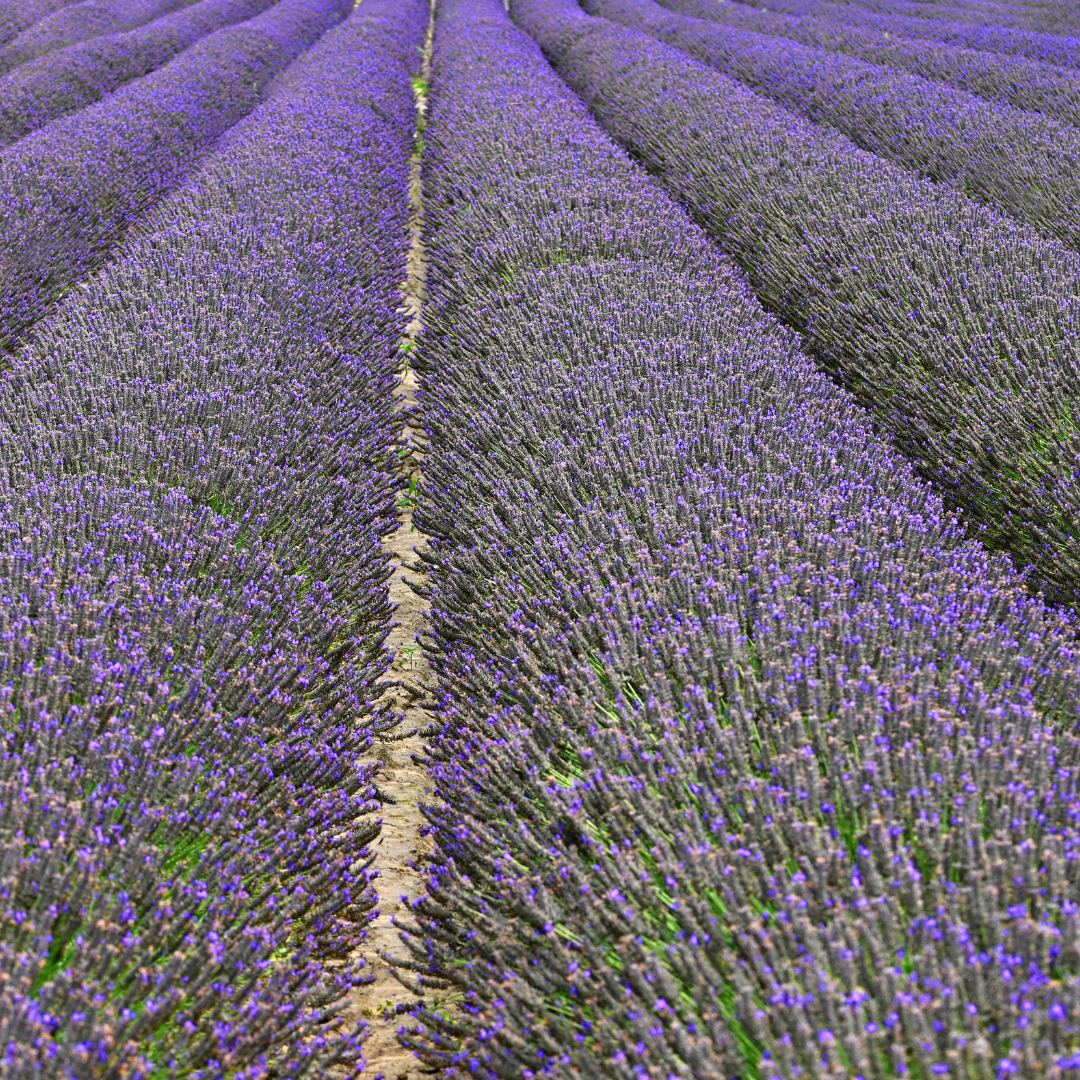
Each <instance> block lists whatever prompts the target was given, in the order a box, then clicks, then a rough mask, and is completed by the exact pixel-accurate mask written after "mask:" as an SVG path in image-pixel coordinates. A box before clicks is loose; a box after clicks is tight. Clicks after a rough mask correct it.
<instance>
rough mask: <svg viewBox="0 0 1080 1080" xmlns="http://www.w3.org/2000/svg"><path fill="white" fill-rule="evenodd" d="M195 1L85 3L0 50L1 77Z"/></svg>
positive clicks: (56, 14) (50, 18) (106, 0)
mask: <svg viewBox="0 0 1080 1080" xmlns="http://www.w3.org/2000/svg"><path fill="white" fill-rule="evenodd" d="M190 3H192V0H82V2H81V3H78V4H72V5H70V6H69V7H65V8H61V10H60V11H57V12H54V13H53V14H52V15H50V16H48V18H45V19H42V20H41V21H40V22H38V23H35V24H34V25H33V26H31V27H29V28H27V29H26V30H24V31H23V32H22V33H21V34H19V35H17V36H16V37H15V38H14V39H13V40H12V41H9V42H8V43H7V44H6V45H5V46H3V47H2V48H0V74H4V73H6V72H8V71H10V70H11V69H12V68H14V67H18V66H19V65H20V64H25V63H27V62H28V61H30V60H34V59H36V58H37V57H39V56H45V55H46V54H48V53H52V52H55V51H56V50H57V49H63V48H66V47H67V46H69V45H76V44H78V42H80V41H85V40H86V39H87V38H94V37H100V36H101V35H102V34H117V33H120V32H122V31H124V30H134V29H135V27H137V26H142V25H143V24H144V23H148V22H150V21H151V20H153V19H158V18H161V17H162V16H163V15H168V14H170V13H171V12H173V11H175V10H176V9H177V8H179V7H184V6H186V5H187V4H190Z"/></svg>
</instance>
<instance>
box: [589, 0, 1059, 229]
mask: <svg viewBox="0 0 1080 1080" xmlns="http://www.w3.org/2000/svg"><path fill="white" fill-rule="evenodd" d="M583 6H584V7H585V8H586V10H588V11H591V12H593V14H597V15H603V16H605V17H607V18H610V19H615V20H616V21H619V22H622V23H625V24H627V25H629V26H636V27H637V28H638V29H640V30H644V31H645V32H646V33H648V34H651V35H652V36H653V37H655V38H657V39H659V40H660V41H665V42H667V43H668V44H669V45H673V46H675V47H676V48H678V49H682V50H683V51H684V52H686V53H688V54H689V55H690V56H693V57H694V58H695V59H696V60H699V61H701V62H702V63H704V64H706V65H707V66H709V67H712V68H714V69H716V70H717V71H720V72H722V73H723V74H725V75H728V76H730V77H732V78H734V79H737V80H739V81H740V82H742V83H745V84H746V85H748V86H750V87H752V88H753V89H754V90H756V91H758V92H759V93H762V94H764V95H766V96H767V97H769V98H771V99H772V100H774V101H776V102H778V103H779V104H781V105H783V106H785V107H786V108H788V109H791V110H792V111H793V112H795V113H796V114H798V115H800V116H803V117H806V118H807V119H809V120H812V121H814V122H815V123H822V124H828V125H829V126H830V127H832V128H834V129H835V130H837V131H841V132H843V133H844V134H845V135H847V136H848V137H849V138H850V139H852V140H853V141H854V142H855V143H856V144H857V145H859V146H861V147H862V148H863V149H865V150H869V151H871V152H872V153H874V154H878V155H880V156H882V157H884V158H887V159H888V160H890V161H895V162H897V163H898V164H899V165H901V166H903V167H904V168H905V169H908V170H910V171H911V172H913V173H915V174H917V175H921V176H929V177H931V178H933V179H935V180H938V181H941V182H945V183H948V184H950V185H951V186H953V187H955V188H957V189H959V190H962V191H964V192H965V193H966V194H968V195H970V196H972V197H974V198H977V199H980V200H982V201H984V202H987V203H990V204H991V205H994V206H999V207H1001V208H1002V209H1004V210H1006V211H1008V212H1009V213H1010V214H1012V215H1013V216H1014V217H1015V218H1017V219H1018V220H1019V221H1023V222H1027V223H1029V224H1031V225H1033V226H1035V227H1036V228H1039V229H1041V230H1042V231H1044V232H1046V233H1047V234H1048V235H1051V236H1055V237H1057V238H1058V239H1060V240H1061V241H1062V242H1063V243H1064V244H1065V245H1066V246H1067V247H1071V248H1078V247H1080V226H1078V224H1077V219H1078V217H1080V214H1078V211H1080V179H1078V173H1080V131H1078V130H1077V129H1076V128H1075V127H1074V126H1073V125H1072V123H1068V122H1062V121H1060V120H1056V119H1054V118H1052V117H1047V116H1044V115H1041V114H1037V113H1030V112H1025V111H1023V110H1020V109H1015V108H1013V107H1011V106H1009V105H1006V104H1000V103H995V102H989V101H986V100H984V99H983V98H981V97H978V96H977V95H976V94H973V93H971V92H969V91H967V90H962V89H957V88H954V87H950V86H943V85H941V84H940V83H938V82H935V81H933V80H931V79H926V78H922V77H920V76H918V75H914V74H910V73H907V72H899V71H894V70H892V69H890V68H888V67H883V66H881V65H879V64H873V63H867V62H866V61H864V60H860V59H856V58H854V57H850V56H845V55H834V54H832V53H829V52H826V51H824V50H822V49H819V48H814V47H811V46H807V45H802V44H799V43H797V42H794V41H791V40H789V39H787V38H786V37H773V36H769V35H767V34H761V33H758V32H756V31H753V30H744V29H739V28H736V27H730V26H723V25H717V24H716V23H714V22H705V21H702V20H701V19H698V18H688V17H686V16H684V15H680V14H676V13H673V12H670V11H666V10H665V9H664V8H662V7H661V6H660V5H659V4H657V3H654V2H653V0H589V2H587V3H586V4H584V5H583ZM727 6H728V7H733V6H735V5H730V4H729V5H727ZM695 8H696V9H703V11H704V12H706V13H709V14H711V13H712V10H713V9H720V10H723V9H722V7H721V5H719V4H716V3H709V2H708V0H697V2H696V4H695ZM1059 81H1060V82H1062V83H1065V84H1066V85H1068V86H1070V87H1071V89H1072V90H1073V92H1074V94H1075V93H1077V92H1078V91H1080V80H1076V79H1071V78H1069V77H1067V76H1065V75H1064V74H1063V75H1062V77H1061V79H1060V80H1059ZM1051 92H1052V91H1051ZM1069 119H1070V120H1075V116H1073V117H1070V118H1069Z"/></svg>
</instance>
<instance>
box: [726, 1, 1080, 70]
mask: <svg viewBox="0 0 1080 1080" xmlns="http://www.w3.org/2000/svg"><path fill="white" fill-rule="evenodd" d="M724 2H726V0H724ZM736 2H740V0H736ZM742 2H745V0H742ZM755 6H756V7H761V8H764V9H766V10H768V11H776V12H781V13H783V14H787V15H809V16H811V17H821V18H829V19H830V20H836V21H839V22H842V23H844V24H845V25H848V26H856V27H862V28H865V29H867V30H879V31H882V32H885V33H899V34H903V35H904V36H906V37H911V38H919V39H923V40H926V41H938V42H941V43H943V44H946V45H959V46H962V47H964V48H968V49H975V50H976V51H978V52H992V53H1004V54H1006V55H1010V56H1025V57H1027V58H1028V59H1029V60H1039V61H1042V62H1043V63H1047V64H1059V65H1061V66H1063V67H1067V68H1077V67H1080V38H1077V37H1075V36H1072V37H1070V36H1067V35H1057V34H1044V33H1038V32H1036V31H1030V30H1016V29H1011V28H1009V27H1003V26H995V25H987V24H985V23H981V22H979V23H974V24H970V23H962V22H949V21H941V20H937V19H919V18H912V17H910V16H905V15H900V14H895V13H893V14H889V15H880V14H875V13H874V12H870V11H862V10H860V9H859V8H858V7H855V6H853V5H850V4H844V3H830V2H828V0H755Z"/></svg>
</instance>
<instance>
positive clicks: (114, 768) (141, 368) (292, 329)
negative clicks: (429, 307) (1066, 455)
mask: <svg viewBox="0 0 1080 1080" xmlns="http://www.w3.org/2000/svg"><path fill="white" fill-rule="evenodd" d="M310 6H311V5H309V7H310ZM425 24H426V10H425V5H424V4H423V3H422V0H405V2H402V0H385V2H384V0H367V2H365V4H364V5H363V7H362V8H361V9H360V10H359V12H358V13H356V14H354V15H353V16H352V17H351V18H349V19H348V20H347V21H346V22H345V23H344V24H343V25H341V26H340V27H338V28H336V29H334V30H331V31H330V32H329V33H327V34H326V35H325V37H323V38H322V40H321V41H320V42H319V43H318V45H317V46H316V47H315V48H313V49H312V50H311V51H310V52H308V53H305V54H304V55H303V56H302V57H301V58H300V59H299V60H297V61H296V62H295V63H293V64H292V65H291V66H290V67H289V68H288V70H287V71H286V72H285V73H284V74H283V75H282V76H281V77H280V78H279V79H278V80H277V81H276V82H275V83H274V84H273V85H272V87H271V94H270V96H269V98H268V100H267V101H266V102H265V103H264V104H263V105H262V106H260V107H259V108H258V109H257V110H256V111H255V112H254V113H253V114H252V115H251V116H250V117H248V118H247V120H246V121H244V122H243V123H242V124H240V125H239V126H237V127H236V128H234V129H233V130H232V131H230V133H229V135H228V137H227V138H226V140H225V141H224V142H223V143H222V144H221V145H220V147H219V151H218V153H216V154H215V156H214V157H213V159H211V161H210V162H209V163H208V164H207V165H206V166H205V168H203V169H202V170H201V171H200V172H199V173H198V174H197V175H196V176H195V177H194V179H193V180H192V181H191V182H190V183H189V184H188V185H187V186H185V187H184V188H183V189H182V190H181V191H180V192H178V193H176V194H174V195H173V196H172V197H170V198H169V199H167V200H166V201H165V202H164V203H162V205H161V206H159V207H158V208H157V209H156V210H155V211H153V212H152V213H151V214H150V215H149V217H148V218H146V219H145V220H144V221H143V222H142V225H141V228H140V232H139V235H138V237H137V238H132V239H131V240H129V242H127V243H126V244H125V245H124V246H123V247H122V248H121V249H120V250H119V252H118V253H117V255H116V257H115V258H114V259H113V260H112V261H111V262H110V263H109V264H108V265H107V267H105V269H103V270H102V271H101V273H99V274H98V275H96V276H94V277H93V278H92V279H91V280H90V281H89V282H88V283H86V284H85V285H84V286H83V291H82V292H81V293H80V294H79V295H77V296H76V297H72V298H69V300H68V302H67V303H65V304H63V305H61V306H60V307H59V308H57V309H56V311H55V312H54V313H53V315H52V316H51V317H50V318H48V319H47V320H45V321H43V322H41V323H39V324H38V325H37V327H36V328H35V330H34V331H33V333H32V334H31V336H30V337H29V340H28V341H27V342H26V344H25V346H24V348H22V349H21V350H20V351H19V352H18V353H17V354H16V355H15V356H14V357H13V358H12V361H11V364H10V368H9V370H8V371H7V372H6V373H5V375H4V377H3V380H2V383H0V461H2V463H3V465H2V472H0V488H2V491H3V494H2V499H3V504H4V513H3V515H2V517H3V521H4V525H3V529H2V532H0V596H2V598H3V602H2V604H0V641H2V642H3V652H2V654H0V710H2V712H3V715H4V723H3V724H2V725H0V727H2V731H3V734H2V736H0V739H2V743H3V746H2V751H0V852H2V854H0V970H2V971H3V978H2V980H0V1043H2V1045H3V1046H4V1047H5V1059H4V1066H3V1071H4V1075H5V1076H11V1077H23V1076H26V1077H30V1076H33V1077H41V1076H56V1077H70V1076H78V1077H80V1078H87V1077H93V1076H101V1077H116V1076H125V1077H138V1076H144V1077H145V1076H150V1075H168V1076H181V1075H182V1076H191V1077H216V1076H223V1075H228V1076H237V1077H239V1076H243V1077H245V1078H256V1077H264V1076H265V1077H269V1076H277V1077H282V1076H299V1075H305V1074H314V1075H326V1074H327V1073H328V1071H330V1072H333V1071H334V1070H335V1069H336V1068H338V1067H340V1068H341V1072H340V1075H353V1074H354V1073H355V1072H356V1071H357V1069H358V1067H359V1059H358V1055H359V1053H360V1044H361V1041H362V1031H360V1030H351V1029H347V1028H343V1027H342V1025H341V1022H340V1007H341V1003H342V1000H343V998H344V996H345V995H347V994H349V993H350V992H351V991H352V990H353V988H354V987H355V986H356V985H357V984H358V983H361V982H363V981H364V979H365V978H366V973H365V970H364V967H363V965H362V963H361V962H360V961H359V960H358V959H357V957H356V953H355V950H356V948H357V946H358V945H359V944H360V943H361V942H362V940H363V936H364V930H365V926H366V924H367V922H368V920H369V918H370V913H371V909H372V907H373V905H374V903H375V896H374V892H373V889H372V885H371V881H370V865H371V854H370V850H369V848H368V845H369V844H370V841H371V840H372V839H373V838H374V837H375V836H376V835H377V833H378V824H377V821H376V820H375V819H374V818H373V817H372V813H373V811H375V810H376V809H377V806H378V804H377V802H376V801H375V796H376V792H375V788H374V786H373V777H372V774H371V772H370V770H367V769H360V770H359V771H358V769H357V759H358V758H359V757H360V756H361V755H362V754H363V753H364V752H365V751H366V749H367V748H368V747H369V746H370V744H371V740H372V737H373V734H374V733H375V732H377V731H379V730H380V729H383V728H385V727H387V726H388V725H390V724H392V723H393V722H394V719H393V717H392V716H391V715H388V714H387V713H386V712H384V711H381V710H380V709H379V708H378V707H376V705H375V701H376V695H377V693H378V690H377V688H376V686H375V681H376V680H377V679H378V678H379V677H380V676H381V675H382V674H383V673H384V671H385V670H386V667H387V659H388V658H387V656H386V650H385V648H384V641H385V637H386V633H387V629H388V625H389V618H390V614H391V613H390V610H389V603H388V599H387V590H386V578H387V576H388V574H389V570H388V566H387V560H386V558H385V556H384V555H383V554H382V552H381V546H380V538H381V536H382V534H384V533H385V532H386V531H387V530H388V529H390V528H392V527H393V525H394V524H395V517H394V510H395V506H394V503H395V489H396V487H397V480H396V473H395V470H394V461H395V458H394V439H395V427H396V425H395V422H394V418H393V415H392V410H391V401H390V390H391V388H392V386H393V383H394V368H395V364H396V353H397V340H398V337H399V334H400V332H401V329H402V323H403V317H402V315H401V314H400V312H399V310H398V308H399V294H398V288H397V285H398V282H399V281H400V279H401V275H402V267H403V265H404V262H405V256H406V250H407V225H408V222H407V194H408V159H409V154H410V152H411V149H412V131H413V126H414V123H415V111H414V106H413V101H412V93H411V87H410V83H409V80H410V77H411V76H412V75H413V74H414V73H415V71H416V68H417V65H418V63H419V56H418V52H417V47H418V46H419V45H420V43H421V42H422V40H423V32H424V28H425ZM335 1074H337V1073H335Z"/></svg>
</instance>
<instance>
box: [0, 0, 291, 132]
mask: <svg viewBox="0 0 1080 1080" xmlns="http://www.w3.org/2000/svg"><path fill="white" fill-rule="evenodd" d="M273 2H275V0H200V2H199V3H196V4H192V5H190V6H189V7H185V8H183V9H181V10H180V11H177V12H174V13H173V14H172V15H167V16H165V17H164V18H161V19H156V20H155V21H153V22H151V23H150V24H149V25H148V26H143V27H140V28H139V29H137V30H129V31H126V32H123V33H120V32H117V33H112V34H104V35H102V36H97V37H94V38H93V39H92V40H90V41H84V42H80V43H78V44H73V45H70V46H69V47H67V48H60V49H58V50H57V51H54V52H51V53H50V54H49V55H47V56H42V57H40V58H38V59H36V60H32V61H29V62H27V63H25V64H22V65H21V66H19V67H18V68H16V69H15V70H14V71H12V72H10V73H9V74H7V75H6V76H4V77H3V78H0V146H8V145H10V144H11V143H13V142H15V140H16V139H20V138H22V137H23V136H24V135H27V134H29V133H30V132H31V131H36V130H37V129H38V128H41V127H44V126H45V125H46V124H48V123H50V122H51V121H53V120H56V119H58V118H59V117H61V116H65V115H67V114H68V113H71V112H75V111H76V110H77V109H82V108H85V107H86V106H87V105H92V104H93V103H94V102H96V101H100V100H101V99H102V98H103V97H105V95H106V94H109V93H112V92H113V91H114V90H117V89H119V88H120V87H121V86H123V85H124V83H127V82H131V80H133V79H138V78H141V77H142V76H144V75H148V74H149V73H150V72H151V71H155V70H156V69H157V68H159V67H162V66H163V65H164V64H167V63H168V62H169V61H170V60H172V59H173V58H174V57H175V56H177V55H178V54H179V53H181V52H182V51H183V50H184V49H186V48H187V47H188V46H189V45H191V44H193V43H194V42H196V41H198V40H199V38H202V37H205V36H206V35H207V34H211V33H213V32H214V31H215V30H220V29H222V28H223V27H225V26H229V25H231V24H232V23H235V22H241V21H243V20H245V19H250V18H252V17H253V16H255V15H258V14H259V13H260V12H261V11H263V10H264V9H266V8H268V7H270V5H271V4H272V3H273Z"/></svg>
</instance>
